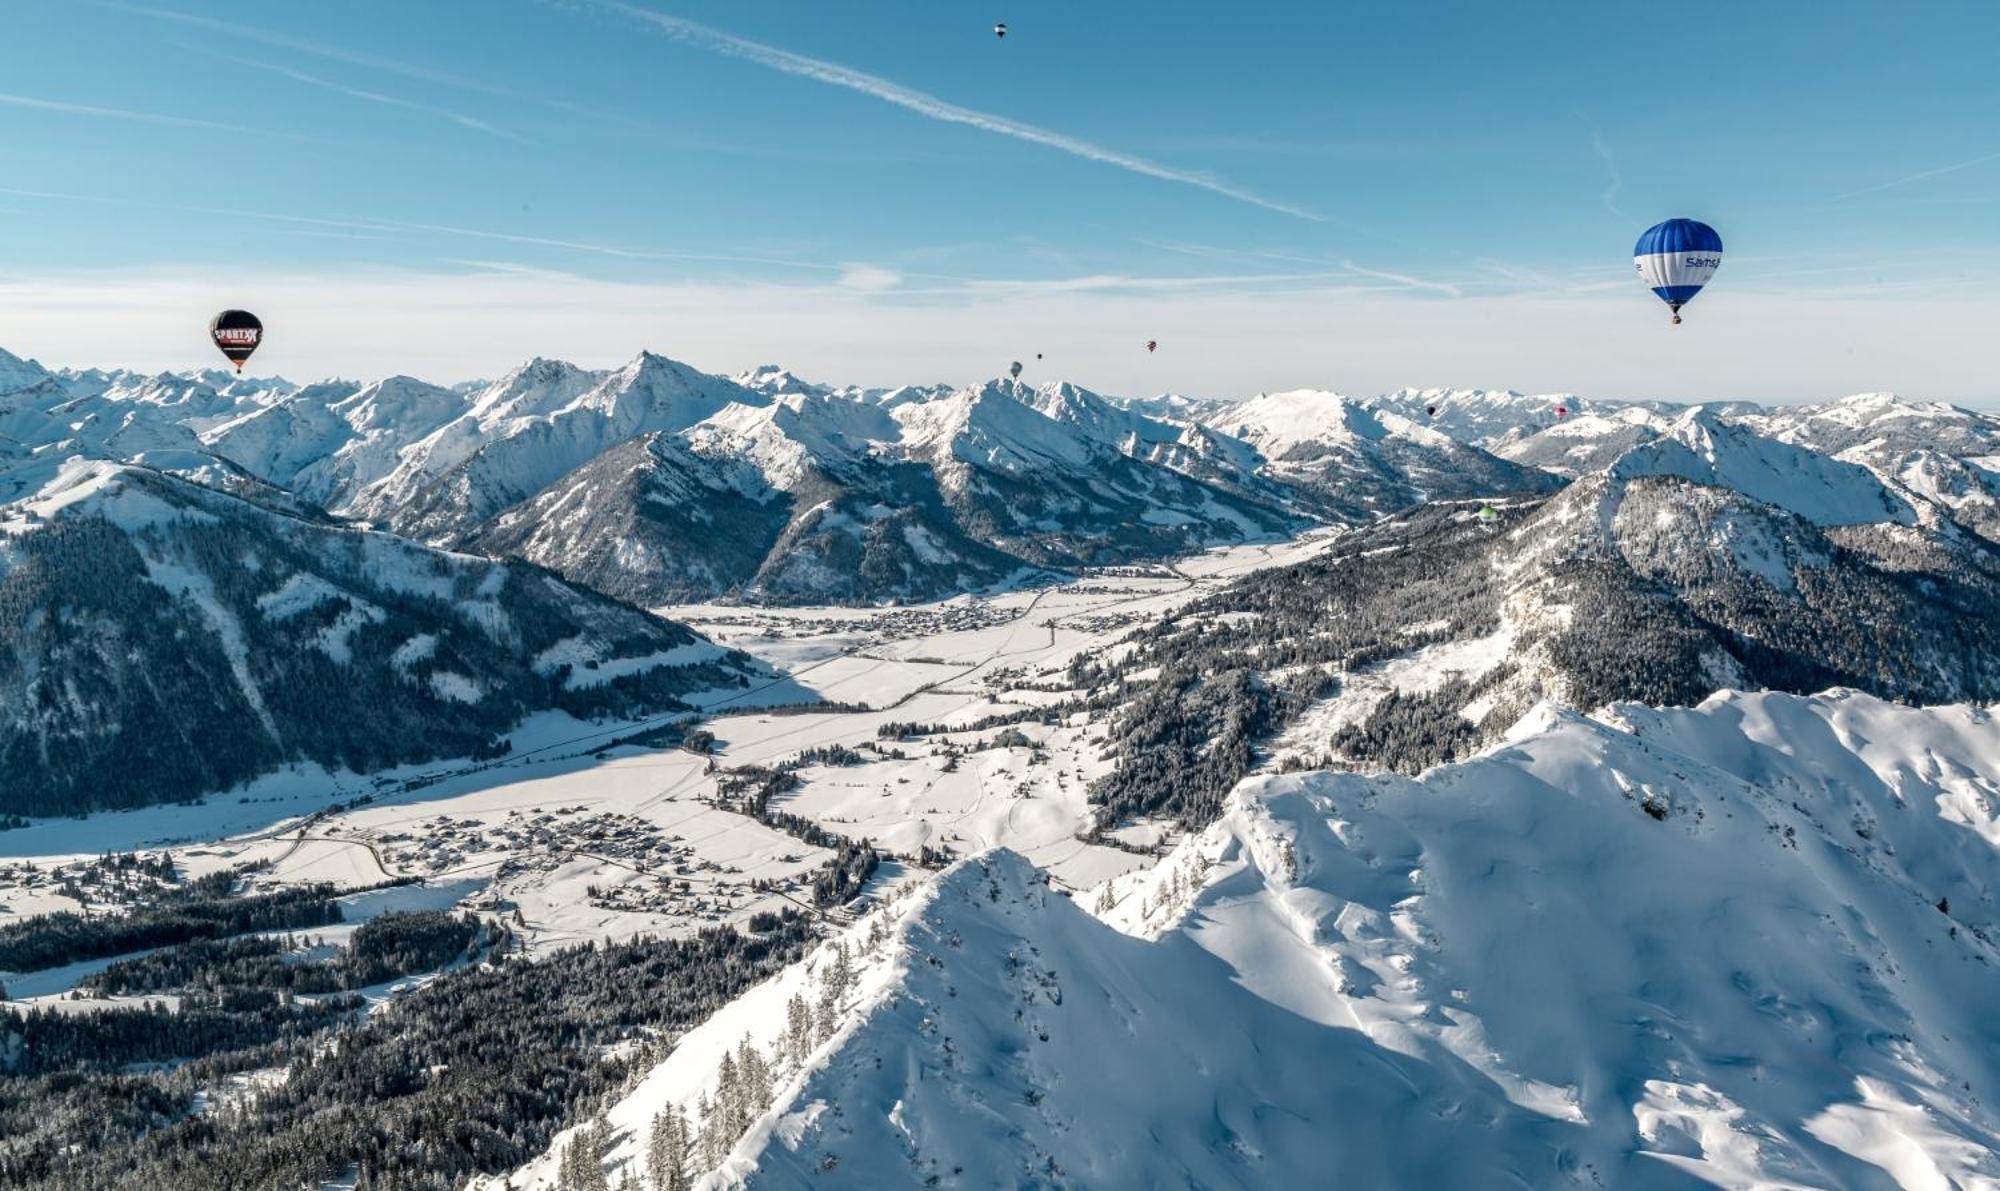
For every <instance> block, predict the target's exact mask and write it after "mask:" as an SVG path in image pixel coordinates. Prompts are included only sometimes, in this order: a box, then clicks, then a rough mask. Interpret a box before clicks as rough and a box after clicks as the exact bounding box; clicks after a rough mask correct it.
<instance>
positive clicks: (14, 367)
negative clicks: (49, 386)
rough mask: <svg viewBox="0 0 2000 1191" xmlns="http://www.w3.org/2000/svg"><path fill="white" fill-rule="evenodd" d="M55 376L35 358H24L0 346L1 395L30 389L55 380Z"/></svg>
mask: <svg viewBox="0 0 2000 1191" xmlns="http://www.w3.org/2000/svg"><path fill="white" fill-rule="evenodd" d="M54 379H55V378H54V376H53V375H52V374H51V373H50V372H49V371H48V369H46V368H43V367H42V366H41V365H40V364H37V363H36V362H35V361H33V360H24V359H22V358H21V357H19V356H17V355H14V354H13V353H11V352H9V351H8V350H7V349H5V348H0V396H4V395H5V394H8V393H12V392H14V391H16V390H18V389H30V388H33V387H35V386H36V385H41V384H46V383H48V382H49V381H51V380H54Z"/></svg>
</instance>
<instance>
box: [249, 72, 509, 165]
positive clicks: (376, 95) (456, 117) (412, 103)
mask: <svg viewBox="0 0 2000 1191" xmlns="http://www.w3.org/2000/svg"><path fill="white" fill-rule="evenodd" d="M218 56H219V57H221V58H222V59H223V60H224V61H227V62H234V63H236V64H237V65H238V66H248V67H251V68H253V69H256V70H264V71H269V72H270V73H272V74H276V75H282V76H283V77H285V78H288V79H291V80H293V81H294V82H300V83H305V84H307V85H309V86H313V87H320V88H323V89H325V90H328V91H333V92H337V93H338V94H341V95H346V96H349V97H351V98H354V99H363V100H367V101H368V102H370V103H379V104H384V105H387V106H389V107H396V108H402V109H404V110H406V111H412V112H423V113H426V114H428V115H432V116H437V117H439V118H441V119H445V120H449V121H451V122H452V123H453V124H457V125H460V126H461V127H464V128H470V129H472V130H474V131H476V132H483V133H486V134H487V135H488V136H497V137H501V138H503V139H505V140H510V141H513V142H514V143H516V144H520V145H532V144H534V142H533V141H531V140H529V139H528V138H527V137H524V136H522V135H520V134H519V133H516V132H510V131H508V130H507V129H505V128H501V127H499V126H498V125H494V124H489V123H487V122H486V121H484V120H481V119H479V118H477V117H475V116H468V115H466V114H465V113H464V112H455V111H453V110H451V109H450V108H443V107H438V106H437V105H435V104H429V103H419V102H417V101H416V100H414V99H404V98H402V97H400V96H396V95H384V94H382V93H381V92H380V91H369V90H366V89H364V88H361V87H350V86H348V85H347V84H345V83H337V82H334V81H333V80H332V79H324V78H321V77H319V76H318V75H314V74H307V73H306V72H305V71H303V70H295V69H293V68H292V67H290V66H282V65H279V64H278V63H276V62H259V61H258V60H256V59H255V58H238V57H234V56H232V55H229V54H222V55H218Z"/></svg>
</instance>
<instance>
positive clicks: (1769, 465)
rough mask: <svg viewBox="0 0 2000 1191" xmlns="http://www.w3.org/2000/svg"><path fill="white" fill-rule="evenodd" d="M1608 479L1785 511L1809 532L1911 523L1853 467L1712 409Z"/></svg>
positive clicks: (1896, 501)
mask: <svg viewBox="0 0 2000 1191" xmlns="http://www.w3.org/2000/svg"><path fill="white" fill-rule="evenodd" d="M1609 475H1610V477H1611V478H1612V479H1613V480H1629V479H1632V478H1635V477H1639V476H1650V475H1672V476H1680V477H1682V478H1684V479H1689V480H1693V481H1694V482H1695V483H1698V484H1708V485H1713V486H1715V487H1721V488H1733V489H1735V490H1736V491H1738V492H1741V493H1743V494H1744V495H1745V496H1748V497H1750V498H1751V499H1753V500H1757V501H1761V502H1762V503H1764V504H1768V505H1774V506H1776V507H1778V508H1782V509H1786V510H1788V511H1790V512H1792V513H1795V514H1797V515H1798V516H1800V517H1803V518H1805V519H1806V520H1807V521H1810V522H1812V523H1814V524H1815V525H1858V524H1874V523H1880V522H1891V523H1894V524H1899V525H1911V524H1915V523H1916V520H1917V518H1916V513H1915V510H1913V509H1912V508H1911V507H1910V505H1909V502H1908V501H1906V500H1904V499H1903V498H1902V497H1901V496H1899V495H1897V494H1895V493H1893V492H1891V491H1890V490H1889V489H1888V488H1887V487H1886V486H1885V485H1884V484H1883V483H1882V481H1881V480H1879V479H1877V478H1876V476H1875V475H1874V473H1872V472H1870V471H1869V470H1868V469H1867V468H1865V467H1862V466H1860V465H1859V464H1854V463H1846V462H1842V461H1840V460H1837V459H1831V458H1828V457H1827V456H1825V455H1822V454H1820V453H1819V452H1817V451H1812V450H1809V449H1807V448H1805V447H1800V446H1794V445H1792V444H1790V443H1786V442H1781V441H1779V440H1777V439H1773V438H1766V437H1764V436H1763V435H1760V434H1758V433H1757V432H1756V431H1754V430H1752V429H1750V428H1749V427H1747V426H1744V425H1742V424H1740V423H1737V422H1733V421H1728V420H1725V419H1724V418H1723V417H1722V416H1721V415H1720V414H1718V413H1717V412H1716V411H1715V410H1713V409H1709V408H1705V407H1697V408H1695V409H1691V410H1688V411H1687V412H1686V413H1684V414H1682V415H1681V416H1680V417H1679V418H1677V419H1675V421H1674V422H1673V423H1672V425H1671V426H1669V427H1668V430H1667V433H1666V434H1665V435H1664V436H1663V437H1661V438H1658V439H1655V440H1653V441H1650V442H1646V443H1641V444H1640V445H1638V446H1635V447H1633V448H1632V449H1631V450H1629V451H1627V452H1626V453H1625V454H1624V455H1622V456H1620V457H1619V458H1618V459H1617V461H1616V462H1614V463H1613V464H1612V465H1611V467H1610V469H1609Z"/></svg>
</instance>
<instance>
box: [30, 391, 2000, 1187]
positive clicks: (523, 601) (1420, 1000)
mask: <svg viewBox="0 0 2000 1191" xmlns="http://www.w3.org/2000/svg"><path fill="white" fill-rule="evenodd" d="M0 362H4V361H0ZM9 375H12V376H14V377H15V378H16V381H17V382H18V384H17V387H16V388H14V389H13V390H12V391H11V392H7V393H0V404H4V409H0V414H4V417H0V433H4V434H6V435H8V439H7V440H4V441H0V448H6V449H5V450H4V451H0V484H5V485H7V487H6V488H5V489H0V492H4V493H5V503H0V607H6V608H9V609H12V610H14V612H15V615H14V618H13V620H12V621H10V622H9V623H7V624H4V625H0V646H4V647H5V648H4V649H0V774H7V775H13V780H11V781H10V782H9V784H8V788H7V790H6V791H5V793H6V795H7V797H8V801H7V802H6V804H5V805H0V812H6V813H7V817H5V818H4V819H0V984H4V985H5V989H4V996H5V997H6V998H8V999H7V1000H6V1003H5V1006H4V1008H3V1009H0V1012H4V1013H6V1014H7V1015H8V1016H7V1017H6V1019H5V1020H6V1021H7V1022H9V1023H11V1024H9V1025H8V1026H7V1030H6V1034H5V1037H4V1038H0V1079H8V1080H12V1081H15V1083H16V1084H17V1085H18V1087H19V1089H20V1093H19V1095H18V1096H17V1097H16V1098H15V1099H13V1100H8V1099H6V1098H4V1097H0V1183H5V1184H7V1185H14V1184H20V1185H54V1186H97V1185H106V1183H107V1180H108V1181H109V1182H112V1183H115V1182H116V1181H117V1180H119V1179H127V1180H128V1181H129V1180H130V1179H138V1180H140V1181H142V1182H149V1183H152V1184H155V1185H161V1184H164V1185H208V1184H209V1183H212V1182H215V1181H216V1180H217V1179H218V1178H221V1177H222V1176H221V1174H219V1173H218V1172H227V1176H228V1178H229V1179H236V1180H239V1181H241V1182H242V1183H243V1185H248V1186H266V1185H269V1186H294V1185H326V1186H337V1187H369V1188H375V1187H387V1186H398V1187H401V1186H412V1187H426V1188H428V1187H438V1188H444V1187H454V1186H463V1185H468V1184H472V1185H478V1186H482V1187H486V1188H491V1189H493V1191H498V1189H499V1188H501V1187H514V1188H523V1187H543V1188H556V1189H559V1191H594V1189H595V1188H597V1187H600V1186H607V1185H608V1186H615V1185H617V1182H618V1180H620V1179H624V1178H628V1177H629V1178H630V1179H631V1180H632V1181H633V1182H634V1183H636V1184H637V1185H638V1186H641V1187H646V1188H662V1189H665V1188H679V1187H682V1186H684V1185H686V1186H693V1185H703V1186H717V1187H724V1186H807V1185H812V1186H865V1187H875V1186H885V1185H904V1184H909V1185H935V1186H961V1187H983V1186H990V1185H996V1184H998V1185H1018V1186H1123V1185H1195V1186H1216V1187H1233V1186H1241V1187H1268V1186H1305V1185H1321V1184H1322V1183H1323V1182H1325V1181H1326V1180H1327V1179H1328V1178H1336V1179H1338V1180H1339V1181H1344V1182H1354V1183H1357V1184H1362V1185H1371V1186H1377V1185H1379V1186H1399V1187H1416V1186H1487V1185H1512V1186H1520V1185H1527V1186H1547V1185H1575V1186H1619V1187H1622V1186H1642V1187H1651V1186H1684V1185H1699V1184H1711V1185H1721V1186H1814V1187H1817V1186H1839V1187H1849V1186H1851V1187H1876V1186H1890V1185H1899V1186H1906V1187H1932V1186H1967V1187H1974V1186H1987V1185H1996V1180H2000V1157H1996V1152H2000V1115H1997V1114H1996V1113H1995V1112H1994V1110H1993V1109H1992V1108H1991V1107H1990V1105H1991V1104H1992V1102H1993V1100H1992V1098H1993V1097H1994V1096H1995V1095H2000V1082H1996V1081H2000V1072H1996V1071H1995V1069H1994V1067H1993V1063H1992V1055H1993V1054H1994V1053H1995V1046H1996V1044H1997V1043H2000V1012H1996V1011H1995V1009H1994V1008H1993V1006H1994V1005H1995V1004H2000V999H1996V996H1995V994H1994V992H1993V989H1994V988H1995V987H1996V985H1995V984H1994V983H1993V977H1992V969H1993V964H1994V962H1995V961H1996V960H2000V952H1996V930H2000V905H1997V904H1996V898H2000V820H1996V808H2000V738H1996V737H1995V735H1994V728H1993V721H1992V719H1991V715H1990V710H1989V709H1990V708H1991V707H1992V705H1994V704H1995V702H1996V701H2000V628H1996V627H1995V626H1996V624H2000V546H1996V545H1995V538H1994V536H1993V524H1992V518H1991V517H1990V516H1989V513H1990V511H1991V505H1992V499H1991V498H1992V496H1993V494H1994V492H1995V491H1996V489H1994V488H1993V487H1992V485H1991V482H1990V481H1991V475H1992V473H1991V470H1990V467H1991V461H1992V459H1993V458H1995V457H2000V419H1994V418H1992V417H1990V416H1988V415H1981V414H1976V413H1972V412H1970V411H1964V410H1958V409H1956V408H1954V407H1949V406H1939V405H1934V404H1923V403H1913V402H1902V401H1899V400H1897V399H1893V398H1886V397H1882V396H1880V395H1867V396H1863V397H1857V398H1851V399H1848V400H1846V401H1842V402H1834V403H1830V404H1828V405H1826V406H1820V407H1803V408H1799V409H1759V408H1756V407H1749V406H1743V405H1740V404H1718V405H1712V406H1703V407H1696V408H1679V407H1672V406H1666V405H1663V404H1660V403H1647V404H1619V403H1610V402H1594V401H1588V400H1580V399H1577V398H1573V397H1566V396H1565V397H1556V396H1526V395H1521V394H1512V393H1494V392H1485V391H1461V392H1444V391H1429V390H1418V391H1406V392H1402V393H1396V394H1388V395H1384V396H1381V397H1376V398H1368V399H1352V398H1347V397H1342V396H1339V395H1336V394H1332V393H1325V392H1318V391H1311V390H1306V391H1296V392H1287V393H1277V394H1271V395H1265V396H1259V397H1257V398H1255V399H1252V400H1247V401H1245V402H1243V403H1241V404H1240V405H1235V406H1229V405H1226V404H1214V403H1210V404H1202V403H1190V402H1185V401H1181V400H1179V399H1172V398H1162V399H1158V400H1152V401H1147V400H1139V401H1122V400H1116V399H1111V398H1106V397H1101V396H1099V395H1097V394H1094V393H1090V392H1089V391H1087V390H1083V389H1080V388H1078V387H1076V386H1073V385H1067V384H1062V383H1052V384H1046V385H1042V386H1039V387H1032V388H1031V387H1029V386H1026V385H1019V384H1014V383H1011V382H1007V381H992V382H987V383H985V384H981V385H974V386H969V387H965V388H958V389H953V388H950V387H948V386H931V387H918V388H912V389H899V390H886V391H860V390H853V389H833V388H829V387H826V386H818V385H812V384H809V383H807V382H804V381H801V380H799V379H798V378H796V377H793V376H791V375H790V374H788V373H783V372H782V371H779V370H772V369H764V370H757V371H755V372H752V373H746V374H743V375H741V376H738V377H734V378H722V377H713V376H706V375H704V374H701V373H698V372H695V371H693V370H691V369H688V368H686V366H684V365H679V364H677V363H675V362H673V361H671V360H667V359H665V358H664V357H657V356H651V355H646V356H642V357H641V358H639V359H638V360H636V361H634V363H633V364H632V365H630V366H628V367H627V368H625V369H622V370H610V371H606V372H589V371H586V370H581V369H576V368H573V367H571V366H568V365H563V364H559V363H555V362H550V361H536V362H533V363H531V364H530V365H528V366H525V367H524V368H522V369H520V370H517V371H516V372H515V373H513V374H511V375H510V376H508V377H506V378H503V379H502V380H501V381H497V382H493V383H491V384H486V385H476V386H465V387H461V388H458V389H447V388H443V387H439V386H429V385H424V384H422V383H421V382H416V381H412V380H410V379H409V378H394V379H392V380H390V381H384V382H377V383H374V384H367V385H364V384H358V383H352V382H327V383H325V384H323V385H315V386H305V387H302V388H301V387H293V386H289V385H284V384H266V385H263V386H262V387H259V386H255V385H249V386H245V385H242V384H239V383H238V382H234V381H233V380H228V379H226V378H221V377H216V376H179V377H174V376H161V377H150V378H145V377H136V376H132V375H129V374H104V373H90V374H84V373H62V374H55V373H48V372H45V371H42V370H39V369H36V368H34V367H33V366H31V365H23V366H22V367H19V368H15V369H13V370H12V372H11V373H10V374H9ZM1556 411H1561V412H1556ZM1572 415H1573V416H1572ZM24 812H25V813H24ZM106 1097H109V1098H110V1099H111V1100H112V1101H114V1102H116V1103H118V1104H119V1105H121V1106H123V1107H121V1108H120V1109H119V1111H118V1113H117V1114H114V1118H115V1119H114V1120H113V1121H112V1122H111V1123H110V1124H107V1125H106V1126H104V1129H105V1132H104V1134H103V1136H104V1137H105V1138H106V1140H105V1142H104V1144H103V1145H102V1146H100V1147H97V1148H92V1149H78V1148H76V1146H75V1144H74V1138H75V1136H76V1135H77V1129H78V1128H80V1125H79V1124H78V1122H79V1121H82V1120H85V1119H88V1118H89V1116H90V1114H91V1113H92V1112H93V1111H94V1110H93V1109H92V1107H91V1106H92V1105H94V1104H98V1103H101V1102H103V1100H104V1098H106ZM36 1103H41V1104H45V1105H47V1106H49V1107H48V1108H47V1111H45V1112H42V1113H36V1112H35V1111H33V1109H32V1108H31V1105H33V1104H36ZM357 1114H359V1115H357ZM361 1122H365V1124H362V1123H361ZM404 1135H408V1136H410V1137H417V1138H422V1139H423V1140H422V1143H421V1144H404V1143H401V1142H398V1141H395V1140H393V1139H395V1138H398V1137H401V1136H404ZM213 1138H228V1139H230V1140H229V1141H228V1142H227V1143H226V1146H225V1145H224V1144H221V1143H217V1142H214V1141H213V1140H211V1139H213ZM114 1169H115V1170H116V1171H117V1172H118V1173H117V1174H116V1175H115V1176H114V1175H113V1174H111V1173H110V1172H112V1171H113V1170H114ZM176 1180H179V1183H178V1184H177V1183H176ZM225 1181H226V1180H225Z"/></svg>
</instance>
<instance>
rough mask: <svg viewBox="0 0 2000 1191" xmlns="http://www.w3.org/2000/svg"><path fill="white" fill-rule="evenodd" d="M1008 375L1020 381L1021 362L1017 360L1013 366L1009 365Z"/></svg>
mask: <svg viewBox="0 0 2000 1191" xmlns="http://www.w3.org/2000/svg"><path fill="white" fill-rule="evenodd" d="M1007 375H1008V376H1011V377H1013V378H1014V379H1015V380H1020V379H1021V361H1019V360H1016V361H1014V362H1013V363H1012V364H1009V365H1007Z"/></svg>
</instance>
